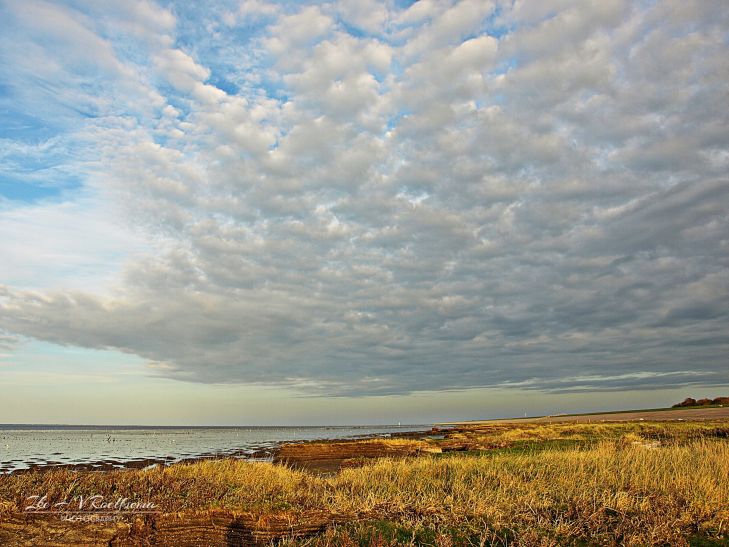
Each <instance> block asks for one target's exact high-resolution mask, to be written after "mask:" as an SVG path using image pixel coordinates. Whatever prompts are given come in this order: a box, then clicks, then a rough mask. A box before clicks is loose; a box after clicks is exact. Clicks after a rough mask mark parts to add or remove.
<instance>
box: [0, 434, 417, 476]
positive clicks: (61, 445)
mask: <svg viewBox="0 0 729 547" xmlns="http://www.w3.org/2000/svg"><path fill="white" fill-rule="evenodd" d="M428 427H429V426H424V425H409V426H391V425H390V426H384V425H383V426H312V427H308V426H305V427H189V428H182V427H180V428H177V427H111V426H26V425H23V426H18V425H0V473H7V472H12V471H15V470H19V469H28V468H30V467H35V466H48V465H68V464H72V465H76V464H88V465H90V466H91V465H92V464H96V465H97V466H98V467H101V466H102V465H101V464H102V462H106V465H107V466H109V465H111V466H113V467H126V466H128V465H129V464H130V463H134V462H143V461H145V460H150V459H153V460H160V461H162V460H164V461H166V462H168V463H172V462H175V461H180V460H184V459H188V458H195V457H199V456H204V455H220V456H223V455H235V456H239V457H246V456H250V455H253V454H254V453H258V452H260V451H261V450H266V449H271V448H273V447H274V446H276V444H278V443H280V442H282V441H294V440H315V439H342V438H357V437H365V436H371V435H387V434H390V433H396V432H406V431H419V430H423V429H427V428H428Z"/></svg>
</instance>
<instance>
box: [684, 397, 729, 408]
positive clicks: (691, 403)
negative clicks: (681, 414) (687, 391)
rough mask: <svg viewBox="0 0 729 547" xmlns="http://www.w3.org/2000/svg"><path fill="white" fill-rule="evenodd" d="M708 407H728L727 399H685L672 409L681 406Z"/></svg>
mask: <svg viewBox="0 0 729 547" xmlns="http://www.w3.org/2000/svg"><path fill="white" fill-rule="evenodd" d="M709 405H729V397H717V398H716V399H699V400H698V401H697V400H696V399H693V398H691V397H686V399H684V400H683V401H681V402H680V403H676V404H675V405H673V407H672V408H681V407H683V406H709Z"/></svg>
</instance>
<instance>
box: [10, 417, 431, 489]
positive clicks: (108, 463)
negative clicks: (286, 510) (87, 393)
mask: <svg viewBox="0 0 729 547" xmlns="http://www.w3.org/2000/svg"><path fill="white" fill-rule="evenodd" d="M312 427H315V426H312ZM428 434H431V435H432V434H433V433H432V429H431V430H413V431H400V432H388V433H370V434H366V435H354V436H348V437H341V438H333V439H330V438H321V439H292V440H282V441H271V442H269V443H266V444H265V445H263V444H261V445H253V446H251V447H249V448H242V449H232V450H224V451H215V452H201V453H200V454H196V455H191V456H187V457H181V458H180V457H175V456H164V457H153V456H150V457H134V458H129V459H123V458H105V459H99V460H93V461H88V462H79V463H62V462H54V461H48V462H46V463H42V464H37V463H30V464H28V467H23V468H18V469H10V470H1V469H0V477H3V476H12V475H19V474H24V473H33V472H46V471H51V470H57V469H58V470H68V471H77V472H100V473H106V472H110V471H123V470H143V469H149V468H154V467H156V466H163V467H168V466H170V465H175V464H192V463H198V462H203V461H209V460H224V459H235V460H242V461H251V462H274V461H275V460H276V458H277V456H278V453H279V452H280V450H281V447H282V446H284V445H287V444H296V445H301V444H313V443H319V444H321V443H356V442H358V441H366V440H371V439H399V438H411V437H418V438H419V437H423V436H426V435H428Z"/></svg>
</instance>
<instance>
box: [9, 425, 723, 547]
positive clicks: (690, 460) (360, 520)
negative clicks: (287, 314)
mask: <svg viewBox="0 0 729 547" xmlns="http://www.w3.org/2000/svg"><path fill="white" fill-rule="evenodd" d="M725 426H726V424H716V423H703V424H688V423H674V424H666V423H661V424H648V423H641V424H590V425H588V424H565V425H558V424H555V425H538V426H529V427H522V426H519V427H506V428H504V427H503V426H499V427H498V428H488V429H486V430H481V431H467V432H462V433H459V435H463V436H465V437H467V438H468V439H470V440H471V441H472V442H475V443H478V444H482V445H484V446H486V445H492V446H493V445H494V444H497V445H498V444H499V443H503V445H504V446H511V447H512V448H509V449H505V450H491V451H483V452H477V453H466V454H463V453H460V452H459V453H450V454H428V455H423V456H420V457H418V458H406V459H402V458H400V459H387V458H385V459H379V460H370V461H369V463H365V464H364V465H363V466H361V467H357V468H350V469H343V470H342V471H341V472H340V473H339V474H337V475H336V476H333V477H328V478H327V477H319V476H315V475H311V474H308V473H305V472H300V471H295V470H292V469H289V468H287V467H284V466H279V465H273V464H269V463H253V462H245V461H238V460H209V461H203V462H199V463H194V464H178V465H173V466H171V467H167V468H158V469H152V470H146V471H114V472H108V473H94V472H82V473H75V472H71V471H64V470H56V471H48V472H34V473H25V474H19V475H13V476H7V477H2V478H0V518H1V515H2V511H3V510H5V511H8V510H16V511H17V510H19V509H20V508H21V507H22V503H23V500H24V498H25V496H27V495H30V494H32V493H38V492H43V493H47V494H48V496H49V498H54V497H56V498H59V499H60V498H68V497H71V496H74V495H90V494H102V495H105V496H110V497H112V496H113V497H119V496H126V497H129V498H132V499H140V498H142V499H144V500H149V501H154V502H155V503H156V504H157V505H158V506H159V507H160V508H161V509H163V510H165V511H179V510H183V509H205V508H212V507H218V508H229V509H236V510H255V511H261V512H264V513H265V512H267V511H269V512H270V511H280V510H287V511H294V512H296V511H307V510H320V509H323V510H326V511H328V512H330V513H332V514H336V515H339V516H340V518H339V521H349V522H350V523H351V524H346V525H344V526H341V525H340V526H337V527H334V528H332V529H330V530H328V531H327V532H326V533H324V534H323V535H321V536H319V537H317V538H313V539H310V540H306V541H304V542H303V543H306V544H312V545H348V544H349V545H359V544H365V545H370V544H371V545H391V544H393V545H394V544H407V543H408V542H410V543H413V544H438V545H448V544H449V542H450V544H455V545H468V544H474V545H478V544H491V543H496V544H509V545H514V544H515V545H562V544H566V543H572V542H578V541H582V542H587V543H588V544H601V545H617V544H625V545H665V544H668V545H686V544H688V543H687V541H688V540H687V538H689V537H691V536H701V537H704V538H712V537H713V538H720V537H724V536H725V535H726V533H727V528H729V442H727V440H726V439H725V438H723V435H725V431H726V430H725V429H722V428H725ZM565 439H567V440H571V441H579V442H576V443H574V444H570V445H569V446H558V445H554V444H550V442H551V441H555V440H565ZM447 441H448V439H446V440H444V441H443V442H447ZM526 441H528V442H529V443H528V444H524V442H526ZM520 443H521V444H520Z"/></svg>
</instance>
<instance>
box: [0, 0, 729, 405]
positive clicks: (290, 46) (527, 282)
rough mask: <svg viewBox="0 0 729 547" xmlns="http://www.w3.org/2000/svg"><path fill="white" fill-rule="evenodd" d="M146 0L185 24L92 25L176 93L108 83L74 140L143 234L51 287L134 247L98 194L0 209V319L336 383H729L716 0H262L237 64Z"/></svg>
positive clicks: (318, 386) (171, 359)
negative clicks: (405, 3) (54, 237)
mask: <svg viewBox="0 0 729 547" xmlns="http://www.w3.org/2000/svg"><path fill="white" fill-rule="evenodd" d="M136 6H137V7H138V8H139V9H138V10H137V11H135V13H137V15H135V17H137V16H139V14H141V16H140V17H138V18H141V19H145V17H148V19H149V20H150V22H149V25H148V26H146V27H144V28H149V29H153V28H154V29H159V32H160V33H161V34H164V35H165V36H167V35H169V36H170V40H160V41H154V40H150V39H147V38H144V39H141V40H142V42H143V43H142V45H140V46H139V48H140V50H139V51H143V52H144V54H145V55H139V54H138V52H137V54H136V55H128V56H123V55H122V54H120V53H118V51H120V50H121V49H123V48H118V47H117V44H116V43H115V42H114V39H115V38H114V37H113V36H112V37H107V38H102V37H101V36H100V35H99V36H96V38H94V36H86V38H84V40H86V41H87V43H89V44H91V43H95V42H94V40H99V42H98V43H99V44H102V45H103V47H106V48H107V51H110V52H111V53H110V54H113V55H114V57H113V59H114V60H113V63H112V64H113V65H115V66H117V65H118V66H120V67H122V68H121V69H120V71H119V73H120V74H125V75H130V77H131V76H133V77H134V78H138V82H139V83H140V86H141V87H142V88H143V89H146V90H147V92H149V93H150V94H151V95H150V96H155V97H157V99H155V100H154V101H152V103H153V104H151V105H147V107H146V108H143V106H144V105H141V106H140V103H144V102H145V101H140V99H139V94H138V93H137V92H135V91H133V90H132V89H131V88H123V89H121V90H120V91H117V92H110V91H109V89H110V88H112V87H113V86H112V83H113V82H114V81H116V80H115V78H116V77H114V78H111V77H109V80H110V81H108V82H107V81H105V82H104V83H105V84H106V85H105V86H103V90H104V93H102V94H99V97H101V99H103V101H102V103H103V105H105V106H104V108H103V109H102V115H98V116H96V117H95V118H94V119H93V120H91V121H85V122H84V123H83V124H82V127H81V129H76V133H75V138H76V139H77V140H78V141H79V142H83V143H85V145H86V146H87V147H90V149H88V148H86V149H85V151H86V155H85V156H84V158H85V162H86V163H85V164H84V168H83V169H84V170H83V174H84V176H85V181H86V184H87V186H89V187H91V188H93V189H94V192H96V193H95V195H97V196H98V197H99V199H104V200H109V201H115V202H117V203H120V204H123V206H124V208H125V213H126V215H127V219H128V222H130V223H131V224H133V225H134V226H136V227H137V229H139V230H141V231H143V232H144V233H145V237H146V238H148V239H145V241H150V240H151V241H152V243H149V247H148V248H147V252H146V253H145V255H144V257H141V258H140V257H134V259H133V260H130V261H125V262H124V266H123V267H122V266H120V265H119V264H120V263H121V262H122V261H121V260H117V261H116V262H115V261H113V260H111V261H108V264H107V269H106V270H104V271H103V272H102V271H101V270H99V271H98V272H96V270H94V268H96V267H97V266H98V264H99V263H100V262H107V261H106V260H105V259H103V260H98V259H97V260H96V261H91V262H89V264H91V266H88V267H89V268H90V270H89V271H91V272H95V273H90V274H89V277H93V276H99V277H100V278H104V276H106V275H111V274H112V273H114V272H116V273H118V274H119V275H120V276H121V277H119V278H117V281H118V283H117V284H116V285H115V288H114V290H113V291H112V290H111V289H108V288H107V286H106V285H103V284H97V286H96V287H94V290H91V288H88V287H87V286H86V284H85V283H78V284H67V283H65V282H64V283H55V282H54V280H58V279H68V278H69V277H68V273H67V272H64V273H58V272H53V271H51V272H48V273H46V274H45V275H43V276H41V275H39V274H38V272H39V271H41V269H42V267H43V265H45V264H53V263H65V264H67V265H68V269H69V271H71V270H81V271H83V268H84V267H87V266H84V265H83V264H84V261H86V260H89V257H93V256H97V257H98V256H100V257H105V256H106V253H107V252H108V250H107V246H108V248H109V249H115V250H119V249H126V251H125V252H121V253H120V255H123V256H129V255H130V253H133V251H130V250H129V249H135V248H136V247H135V245H136V243H135V244H131V243H130V241H128V240H126V239H125V234H124V233H123V232H120V231H118V230H117V229H112V228H111V227H110V223H108V222H107V220H106V219H105V218H102V215H105V211H106V209H104V207H102V206H100V205H98V204H95V205H94V206H93V207H91V208H88V207H89V206H88V204H82V203H79V204H78V208H76V206H75V205H74V204H61V205H58V204H56V205H53V206H51V205H48V204H41V205H38V206H34V207H35V208H34V209H33V217H29V216H28V213H29V212H30V209H24V210H21V209H15V210H7V211H3V212H2V213H1V214H0V232H1V233H4V234H10V235H11V236H14V237H13V238H12V239H10V240H6V243H4V244H0V253H5V255H6V256H7V257H9V258H8V260H12V261H14V263H15V264H25V265H24V266H22V267H18V269H17V271H16V272H15V273H12V274H7V273H5V274H4V277H3V278H2V281H3V282H4V283H5V285H7V287H6V288H4V289H3V292H2V296H0V328H2V329H5V330H6V331H7V332H13V333H19V334H22V335H25V336H31V337H37V338H39V339H43V340H48V341H53V342H58V343H64V344H75V345H80V346H84V347H93V348H115V349H118V350H121V351H123V352H127V353H133V354H136V355H139V356H141V357H143V358H145V359H147V360H149V361H150V362H152V363H157V364H158V365H157V366H154V367H150V372H151V373H152V374H155V375H160V376H165V377H172V378H177V379H181V380H191V381H198V382H213V383H214V382H252V383H272V382H273V383H280V384H286V385H297V386H300V387H301V388H302V389H307V390H309V391H314V392H326V393H335V394H355V395H356V394H363V393H403V392H407V391H411V390H428V389H434V388H461V387H469V386H486V385H511V386H513V385H522V386H528V387H529V388H530V389H547V390H563V389H567V390H573V389H585V388H588V387H589V388H590V389H600V388H601V389H619V388H625V387H626V386H637V387H643V386H646V385H651V383H661V384H663V385H679V384H681V383H684V384H685V383H692V382H697V383H698V382H704V383H707V382H708V383H710V382H714V383H718V382H727V381H729V378H728V377H727V376H726V370H725V368H726V367H725V364H726V363H725V356H726V350H727V345H728V343H729V342H728V341H727V338H726V326H727V320H728V316H727V312H726V310H727V309H729V307H727V304H728V303H729V302H728V301H727V298H728V297H729V290H728V288H729V287H727V276H726V271H727V262H726V259H725V258H724V257H725V256H727V252H726V251H727V250H728V249H727V245H728V244H727V240H726V236H725V235H724V234H725V233H726V232H727V218H728V217H727V206H726V203H727V202H728V201H727V200H728V199H729V195H728V194H729V184H727V181H726V173H725V169H724V167H725V164H726V162H725V161H723V160H722V158H723V156H722V151H725V150H726V148H727V143H729V134H728V133H727V131H726V127H729V124H727V123H726V122H727V120H726V114H725V108H724V103H725V99H726V92H727V85H728V84H727V81H726V79H722V78H720V77H717V74H721V73H723V72H722V71H724V72H725V68H726V66H727V64H728V63H729V55H728V54H727V47H726V44H725V41H724V40H723V38H722V37H723V33H722V30H721V28H722V22H721V20H717V21H713V20H711V18H707V17H706V13H705V10H703V9H701V7H700V6H699V5H698V4H691V6H688V5H687V6H688V7H686V8H682V9H681V10H680V14H679V15H676V13H678V12H671V13H670V14H669V13H668V12H667V11H666V10H667V8H666V7H665V6H664V5H662V4H656V5H640V6H639V5H628V4H626V3H623V2H619V1H615V2H612V1H611V2H567V3H563V2H560V3H554V4H551V3H550V4H549V5H548V4H547V3H544V4H542V3H532V2H529V3H519V2H517V3H513V4H511V3H500V4H499V7H498V9H495V6H494V5H492V4H491V3H488V2H471V1H469V0H465V1H462V2H456V3H446V2H427V1H423V2H418V3H416V4H415V5H413V6H411V7H410V8H408V9H407V10H398V9H397V8H395V7H394V5H391V4H387V5H384V4H380V5H379V6H381V7H383V9H373V10H366V9H364V8H363V7H361V5H354V4H351V3H342V4H337V5H323V6H307V7H299V6H297V5H292V6H289V5H280V7H278V6H279V5H276V6H277V7H271V6H269V5H268V4H263V3H260V2H247V3H243V4H241V5H240V7H239V9H238V11H237V12H236V13H237V14H234V16H233V15H231V17H233V19H231V21H230V22H229V24H231V25H234V24H237V23H238V22H240V21H242V20H245V21H246V25H252V24H253V23H252V22H255V21H259V23H258V24H259V26H258V27H257V29H256V31H255V32H251V35H250V36H248V37H247V38H246V39H247V40H248V42H246V45H245V47H246V48H247V49H250V51H251V52H252V53H251V54H250V56H248V57H246V58H245V62H244V64H242V65H235V66H236V67H240V66H243V67H244V69H243V68H236V70H240V71H244V72H246V74H247V76H246V78H247V79H245V80H241V79H240V78H241V76H240V74H239V73H234V72H235V71H232V69H231V68H230V66H231V65H229V64H226V63H227V62H228V57H226V58H225V59H224V61H225V62H223V60H221V58H220V57H218V54H219V53H220V50H219V49H216V48H218V46H219V43H218V42H212V44H213V45H210V44H208V43H203V42H204V39H202V38H199V37H198V40H199V41H197V42H196V41H195V40H193V39H191V38H190V36H185V38H186V39H185V40H182V39H180V40H178V41H177V42H176V41H175V40H174V38H175V36H174V34H175V33H180V32H184V30H183V29H185V28H188V29H189V26H186V23H190V21H187V22H186V21H184V16H183V15H182V11H183V10H179V11H175V10H171V11H174V12H175V14H176V17H173V16H172V15H171V11H165V10H161V9H157V8H154V6H152V5H150V4H138V5H136ZM385 7H386V8H387V9H386V10H385V9H384V8H385ZM44 9H45V8H44ZM135 9H136V8H135ZM139 10H142V11H139ZM144 10H147V11H144ZM149 10H151V11H149ZM669 11H670V10H669ZM147 12H148V15H147V16H144V13H147ZM115 13H116V15H114V14H111V15H109V17H121V18H122V19H124V18H126V17H127V15H125V14H119V13H118V12H115ZM220 13H221V12H219V11H216V12H215V17H218V16H219V15H220ZM231 13H232V12H231ZM492 16H493V17H494V18H495V19H493V20H490V19H489V18H490V17H492ZM69 17H70V16H69ZM74 17H75V16H74ZM188 17H190V16H189V14H188ZM336 17H340V18H341V20H344V21H345V22H346V23H347V25H350V28H349V30H351V27H352V26H354V27H356V28H357V29H359V30H358V31H356V32H352V33H350V32H348V27H346V26H343V25H341V24H340V22H338V20H337V19H336ZM73 20H74V21H76V19H73ZM125 20H126V19H125ZM84 21H86V20H84ZM260 21H263V22H260ZM264 23H265V24H266V25H267V26H264ZM23 24H26V25H30V23H29V22H28V21H25V22H24V23H23ZM140 24H141V23H140ZM492 25H496V26H497V27H492ZM499 25H501V26H499ZM192 26H194V27H195V28H197V26H196V25H192ZM84 28H87V29H91V28H95V27H94V25H91V26H89V25H87V24H86V22H85V23H84ZM246 28H249V27H246ZM96 31H97V32H99V33H101V32H102V31H101V30H98V29H96ZM228 31H229V32H231V33H233V32H234V31H233V30H231V28H229V29H228ZM362 31H364V32H369V33H373V34H374V35H376V37H373V36H370V35H362V34H363V33H362ZM89 32H91V30H89ZM188 32H190V31H189V30H188ZM220 32H227V31H225V30H220ZM236 32H237V31H236ZM233 40H234V35H233V34H231V35H230V41H233ZM31 41H32V40H31ZM178 43H180V44H181V43H185V44H186V45H185V48H184V50H183V48H181V47H178V46H177V45H176V44H178ZM104 44H105V45H104ZM74 47H75V46H74ZM221 55H222V54H221ZM146 59H152V61H151V62H148V61H146ZM49 66H53V70H58V71H59V73H65V74H67V75H70V76H74V75H75V74H76V72H75V71H76V69H75V68H74V67H73V66H69V65H67V64H66V63H65V62H64V59H62V58H56V57H53V56H51V59H50V61H49ZM49 70H50V69H49ZM69 80H73V78H69ZM233 81H235V82H241V81H245V82H246V86H247V87H246V86H241V88H240V89H238V90H236V89H235V86H232V85H227V84H230V82H233ZM167 84H169V85H167ZM69 85H70V84H69ZM70 87H72V86H70ZM155 94H156V95H155ZM89 211H91V212H89ZM28 218H37V219H41V220H39V227H38V228H37V231H34V229H33V228H32V227H31V226H32V223H31V222H30V221H29V220H28ZM43 219H46V220H43ZM48 219H50V220H48ZM58 226H67V229H66V230H65V231H64V230H63V229H60V230H58V232H59V235H58V241H60V242H61V243H60V244H49V243H48V241H49V240H46V239H44V234H48V233H49V232H51V231H53V230H56V227H58ZM81 230H86V231H90V232H91V233H93V234H95V236H96V237H95V238H92V239H90V240H89V242H87V241H85V240H84V241H81V242H77V243H78V245H81V244H83V245H84V250H79V251H78V256H76V255H75V254H74V253H75V252H76V247H74V240H73V234H74V233H79V232H80V231H81ZM7 241H12V242H13V243H12V244H9V243H7ZM86 246H88V250H85V249H86ZM64 249H65V250H64ZM54 250H55V251H58V252H59V253H60V254H58V255H54V254H53V251H54ZM134 252H136V251H134ZM23 261H25V262H23ZM109 264H111V265H109ZM23 276H27V277H28V278H29V279H34V280H35V281H34V282H33V283H28V284H23V283H20V282H18V281H17V278H19V277H23ZM64 276H65V277H64ZM89 283H91V282H89ZM28 289H32V290H28ZM689 361H690V362H691V363H693V370H692V371H691V374H686V367H687V366H688V365H687V363H688V362H689ZM160 364H163V365H164V366H162V365H160ZM373 379H377V381H376V382H375V381H372V380H373Z"/></svg>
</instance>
